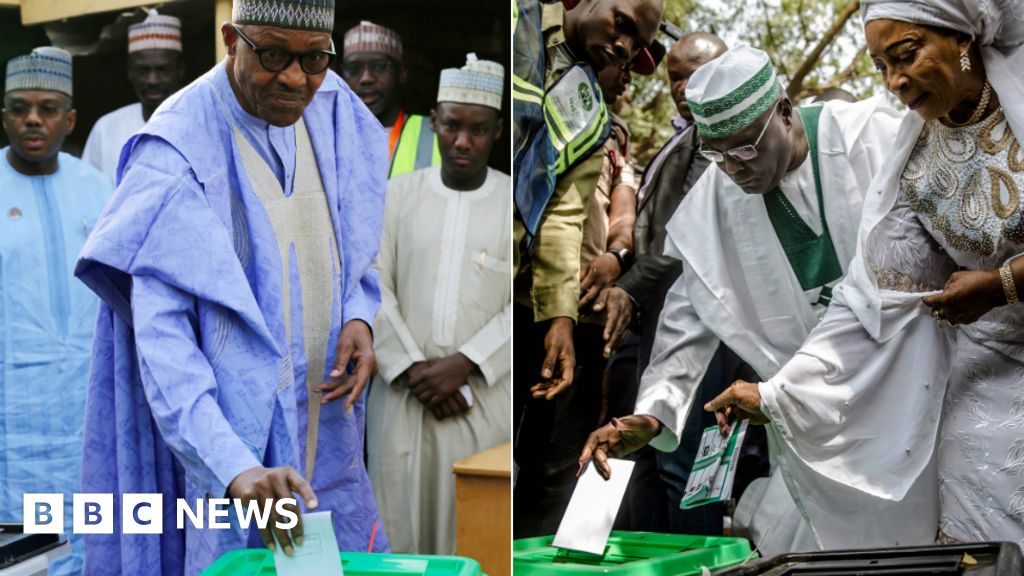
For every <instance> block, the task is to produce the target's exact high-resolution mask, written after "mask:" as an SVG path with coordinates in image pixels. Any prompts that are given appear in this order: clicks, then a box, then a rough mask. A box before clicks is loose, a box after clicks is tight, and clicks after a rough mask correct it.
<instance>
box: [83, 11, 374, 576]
mask: <svg viewBox="0 0 1024 576" xmlns="http://www.w3.org/2000/svg"><path fill="white" fill-rule="evenodd" d="M333 26H334V3H333V2H330V1H326V2H325V1H324V0H235V2H234V8H233V13H232V21H231V22H230V23H225V24H224V25H223V26H222V27H221V37H222V39H223V41H224V46H225V48H226V52H227V57H226V58H225V59H224V60H223V61H221V62H220V63H218V64H217V65H216V66H214V67H213V68H212V69H211V70H210V71H209V72H207V73H206V74H204V75H203V76H202V77H201V78H199V79H198V80H196V81H195V82H193V83H192V84H190V85H189V87H188V88H187V89H185V90H183V91H182V92H180V93H179V94H178V95H177V96H176V97H175V98H174V99H172V100H171V101H169V102H167V103H165V105H163V106H161V107H160V109H159V110H158V111H157V112H156V113H155V114H153V117H152V118H150V120H149V122H147V123H146V126H145V127H143V129H142V130H141V131H140V132H139V133H138V134H137V135H135V136H134V137H133V138H132V140H130V141H129V142H128V144H127V145H126V146H127V147H126V149H125V153H124V157H125V161H124V162H122V163H121V166H120V168H119V174H118V180H119V182H120V185H119V186H118V188H117V191H116V192H115V194H114V197H113V199H112V200H111V202H110V205H109V206H108V208H107V210H106V212H104V215H103V217H102V218H101V219H100V221H99V223H98V224H97V225H96V230H95V231H94V232H93V234H92V235H91V236H90V238H89V240H88V241H87V242H86V245H85V247H84V248H83V249H82V253H81V256H80V259H79V262H78V266H77V268H76V275H77V276H78V277H79V278H80V279H81V280H82V281H83V282H85V283H86V285H87V286H89V287H90V288H91V289H92V290H93V291H95V292H96V293H97V294H98V295H99V296H100V297H101V299H102V300H103V304H102V305H101V308H100V316H99V321H98V323H97V337H96V346H95V348H94V353H93V362H92V376H91V378H90V382H89V402H88V403H87V406H88V412H87V414H86V421H85V441H84V443H85V451H86V454H88V455H89V457H88V458H87V459H86V460H85V461H84V463H83V471H82V486H83V490H84V491H86V492H98V493H113V494H114V501H115V509H117V510H118V513H120V510H119V507H118V506H117V504H116V503H117V502H119V501H120V500H121V494H123V493H136V492H142V493H147V492H160V493H162V494H163V496H164V505H163V509H164V512H165V514H167V516H165V520H164V525H165V527H166V526H168V525H171V526H173V525H174V523H175V516H174V514H173V512H174V510H175V501H176V498H179V497H180V498H185V499H187V501H188V502H190V503H191V502H195V501H196V500H197V499H199V500H201V499H204V498H206V499H209V498H213V497H217V498H220V497H231V498H236V499H238V500H239V501H240V503H241V504H242V505H246V504H248V503H249V502H255V503H257V504H258V503H268V504H269V505H274V504H275V503H276V502H277V501H278V500H280V499H283V498H296V500H297V502H298V503H299V504H300V505H301V507H300V506H296V507H295V508H294V509H293V512H296V513H298V512H304V511H308V510H313V509H317V510H327V511H330V512H331V513H332V516H331V518H332V521H333V527H334V533H335V534H336V536H337V539H338V545H339V547H340V548H341V549H342V550H358V551H364V552H365V551H368V550H369V551H388V549H389V547H388V540H387V537H386V536H385V534H384V530H383V529H382V528H381V526H380V517H379V515H378V513H377V506H376V503H375V502H374V498H373V490H372V488H371V486H370V481H369V477H368V475H367V473H366V469H365V467H364V466H363V431H364V427H365V418H364V405H365V402H364V400H363V397H362V392H363V390H364V389H365V387H366V383H367V381H369V379H370V376H371V375H372V373H373V371H374V367H375V360H374V353H373V336H372V332H371V329H370V326H371V325H372V322H373V319H374V317H375V316H376V314H377V309H378V307H379V305H380V288H379V285H378V281H377V272H376V271H375V270H374V269H373V268H372V263H373V260H374V258H376V255H377V250H378V247H379V242H380V229H381V220H382V218H383V213H384V194H385V191H386V186H387V176H386V168H387V165H386V160H385V158H386V153H387V148H386V145H387V142H386V140H385V135H384V133H383V131H381V129H380V123H379V122H378V121H377V119H376V118H374V117H373V115H372V114H370V112H369V111H368V110H367V109H366V107H365V106H363V105H361V104H360V103H359V100H358V98H357V97H356V96H355V94H353V93H352V91H351V90H350V89H349V87H348V86H347V85H346V84H345V83H344V82H343V81H342V80H341V78H339V77H338V75H337V74H335V73H334V72H332V71H331V70H330V65H331V61H332V59H333V57H334V52H333V50H332V41H331V30H332V27H333ZM296 495H297V496H296ZM229 521H230V522H231V524H232V528H231V529H226V530H218V529H211V528H209V527H204V528H196V527H194V526H193V525H192V524H190V523H188V524H187V527H186V529H184V530H174V529H165V530H164V532H163V533H162V534H160V535H158V536H154V535H144V534H125V533H121V532H119V531H115V533H113V534H88V535H86V538H85V540H86V551H87V554H86V567H85V572H86V573H87V574H89V575H90V576H93V575H99V576H104V575H108V574H109V575H114V574H175V575H179V574H182V573H184V574H187V575H189V576H192V575H194V574H197V573H199V572H200V571H202V570H203V569H205V568H206V567H207V566H209V565H210V564H211V563H212V562H213V561H215V560H216V559H217V558H218V557H219V556H221V555H223V554H224V553H226V552H228V551H231V550H236V549H240V548H245V547H259V546H266V547H268V548H271V549H280V550H282V551H283V552H284V553H285V554H293V553H296V550H295V546H297V545H301V544H302V543H303V533H302V523H301V521H300V522H299V523H298V525H297V526H296V527H295V528H294V529H292V530H291V532H290V534H289V532H288V531H286V530H283V529H280V528H272V527H271V526H268V527H267V528H265V529H258V527H252V526H251V527H249V528H248V529H245V528H242V527H241V526H240V525H239V523H238V519H237V517H236V515H235V513H234V512H233V511H232V512H231V513H230V516H229ZM275 538H276V543H275Z"/></svg>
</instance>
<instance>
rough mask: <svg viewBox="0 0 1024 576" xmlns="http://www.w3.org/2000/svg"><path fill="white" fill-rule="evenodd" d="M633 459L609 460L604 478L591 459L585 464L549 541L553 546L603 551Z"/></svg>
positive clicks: (575, 549)
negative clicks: (608, 473) (609, 470)
mask: <svg viewBox="0 0 1024 576" xmlns="http://www.w3.org/2000/svg"><path fill="white" fill-rule="evenodd" d="M634 464H635V462H633V461H632V460H616V459H614V458H609V459H608V465H609V466H610V467H611V469H612V477H611V479H609V480H605V479H604V478H603V477H602V476H601V474H600V472H598V471H597V466H595V465H594V463H593V462H591V463H590V464H587V467H586V468H585V469H584V470H583V475H582V476H580V479H579V482H577V483H576V490H574V491H573V493H572V498H571V499H570V500H569V507H568V508H566V509H565V515H564V516H562V523H561V524H559V525H558V533H557V534H555V540H554V542H552V544H553V545H554V546H555V547H556V548H563V549H566V550H574V551H576V552H587V553H589V554H597V555H602V554H604V546H605V544H607V543H608V536H609V535H610V534H611V533H612V524H613V523H614V522H615V515H616V514H618V513H619V505H620V504H621V503H622V497H623V496H625V494H626V485H627V484H629V477H630V476H631V475H632V474H633V465H634Z"/></svg>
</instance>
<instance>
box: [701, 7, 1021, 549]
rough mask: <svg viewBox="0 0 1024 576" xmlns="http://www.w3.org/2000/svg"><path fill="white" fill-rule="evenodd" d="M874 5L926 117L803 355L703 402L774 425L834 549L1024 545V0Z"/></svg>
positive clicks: (887, 182)
mask: <svg viewBox="0 0 1024 576" xmlns="http://www.w3.org/2000/svg"><path fill="white" fill-rule="evenodd" d="M861 10H862V13H863V17H864V21H865V35H866V37H867V44H868V49H869V53H870V55H871V57H872V60H873V61H874V63H875V65H876V67H877V68H878V69H879V71H880V72H881V73H882V76H883V79H884V80H885V83H886V86H887V88H888V89H889V90H890V91H891V92H892V93H893V94H894V95H895V96H897V97H898V98H899V99H900V100H901V101H903V103H904V104H906V105H907V106H908V108H910V109H911V110H912V111H913V113H910V114H908V116H907V118H906V119H905V121H904V123H903V126H901V129H900V131H899V135H898V137H897V141H896V142H895V144H894V148H893V151H892V154H891V155H890V161H889V164H888V165H887V166H886V167H884V168H883V169H882V171H881V173H880V174H879V177H878V178H877V179H876V180H875V182H874V183H873V184H872V189H871V190H870V191H869V194H868V199H866V200H865V212H864V216H863V219H862V224H861V233H860V241H859V243H860V245H859V248H858V255H857V258H856V259H855V261H854V263H852V264H851V267H850V272H849V274H848V276H847V277H846V279H844V281H843V282H842V284H841V285H840V286H839V287H838V288H837V290H836V298H835V300H834V303H833V306H832V308H830V309H829V312H828V314H827V315H826V317H825V320H823V322H822V324H821V325H820V326H819V327H818V329H816V330H815V332H814V333H812V334H811V336H810V337H809V339H808V340H807V342H806V343H805V345H804V347H803V348H802V349H801V352H800V353H798V354H797V355H796V357H794V359H793V361H791V362H790V363H789V364H787V365H786V367H784V368H783V369H782V370H781V371H780V372H779V373H778V374H777V375H776V376H775V377H774V378H772V379H771V380H769V381H768V382H763V383H760V384H750V383H745V382H737V383H736V384H734V385H733V387H731V388H730V389H729V390H728V391H726V392H725V393H724V394H723V395H722V396H721V397H719V398H718V399H716V400H715V401H714V402H712V403H710V404H709V405H708V406H707V407H706V408H708V409H712V410H715V409H717V410H719V411H720V412H721V416H720V417H719V420H720V422H723V423H724V421H725V419H726V418H728V417H731V416H734V415H746V416H752V415H753V416H759V417H766V418H767V419H768V420H770V421H771V426H770V430H772V431H773V433H772V434H773V438H774V439H775V440H776V441H778V442H779V443H780V444H781V445H782V448H783V449H782V450H781V453H782V454H783V456H782V457H781V458H780V460H782V465H783V468H784V470H785V471H786V478H787V484H788V486H789V488H790V490H791V491H792V492H793V493H794V498H795V499H796V500H797V501H798V502H800V503H801V506H802V509H803V511H804V513H805V515H807V516H808V520H809V521H810V523H811V525H812V528H813V529H814V531H815V532H816V534H818V536H819V541H820V542H821V544H822V545H823V546H824V547H829V546H850V545H851V544H852V545H857V544H870V545H879V543H885V544H896V543H901V544H914V543H923V542H920V541H919V540H921V539H922V535H923V534H933V535H934V534H936V528H937V529H938V530H937V533H938V538H939V540H940V541H981V540H1003V541H1013V542H1016V543H1018V544H1019V545H1020V546H1021V547H1022V548H1024V306H1020V305H1019V304H1016V298H1017V292H1016V290H1017V287H1018V286H1019V287H1020V289H1021V292H1020V295H1021V297H1024V258H1017V256H1019V255H1021V254H1022V253H1024V206H1022V202H1021V194H1022V193H1024V147H1022V145H1021V143H1022V139H1018V137H1017V135H1020V136H1024V47H1022V44H1024V2H1021V1H1020V0H862V2H861ZM925 315H930V316H931V318H933V319H934V320H931V319H928V318H927V316H925ZM940 413H941V417H939V416H938V415H939V414H940ZM936 482H937V486H938V490H937V493H938V496H937V501H935V500H936V498H935V497H934V494H935V484H936ZM851 488H852V489H853V490H849V489H851ZM932 501H934V506H935V508H936V509H935V510H928V509H925V508H927V507H924V508H923V507H922V506H921V502H932ZM909 502H914V505H913V506H910V507H907V506H906V504H907V503H909ZM851 510H853V516H857V515H858V513H859V515H860V516H863V518H861V519H859V520H858V519H856V518H855V519H853V520H852V521H851V520H849V519H850V515H851ZM915 510H916V511H917V512H914V511H915ZM879 511H881V512H882V513H887V514H889V517H888V519H886V518H884V517H878V516H874V517H871V518H868V516H869V515H871V514H875V513H877V512H879ZM908 514H914V515H915V516H916V518H915V520H917V519H920V525H919V526H918V527H916V528H910V527H908V526H910V525H911V524H912V523H909V522H908V521H907V515H908ZM842 522H846V524H847V526H844V527H843V528H836V526H835V524H836V523H842ZM910 532H912V533H913V534H908V533H910ZM900 538H904V540H903V541H902V542H900V541H899V539H900Z"/></svg>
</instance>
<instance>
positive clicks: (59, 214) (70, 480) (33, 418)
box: [0, 47, 112, 575]
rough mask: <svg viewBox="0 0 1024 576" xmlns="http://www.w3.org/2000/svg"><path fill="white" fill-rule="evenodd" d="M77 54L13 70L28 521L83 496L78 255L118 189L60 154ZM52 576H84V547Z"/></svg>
mask: <svg viewBox="0 0 1024 576" xmlns="http://www.w3.org/2000/svg"><path fill="white" fill-rule="evenodd" d="M71 94H72V91H71V55H70V54H68V53H67V52H65V51H63V50H61V49H59V48H51V47H45V48H36V49H35V50H33V51H32V53H31V54H29V55H27V56H20V57H17V58H14V59H12V60H11V61H9V62H8V63H7V81H6V91H5V93H4V108H3V126H4V131H5V132H6V134H7V138H8V140H9V141H10V143H11V144H10V146H9V147H7V148H4V149H0V155H2V157H0V190H3V194H2V195H0V302H3V312H4V313H3V315H2V316H0V334H3V335H4V336H3V339H2V341H0V349H3V350H5V351H6V352H5V353H3V354H0V406H2V407H0V411H2V412H0V413H2V415H0V420H2V421H3V426H2V427H0V429H2V432H0V436H2V437H0V443H2V444H3V446H4V449H3V450H0V521H3V522H21V521H22V518H21V511H22V496H23V495H24V494H25V493H27V492H49V493H58V494H63V495H64V502H65V503H66V507H65V516H64V517H65V518H66V519H69V518H71V516H70V515H71V495H72V494H73V493H76V492H80V490H79V489H78V487H79V463H80V462H81V453H82V414H83V412H84V408H85V396H86V388H87V384H88V381H89V350H90V348H91V344H92V333H93V325H94V324H95V322H96V310H97V305H98V302H97V299H96V297H95V296H94V295H92V294H91V293H90V292H89V290H88V289H87V288H86V287H85V286H83V285H82V284H80V283H79V282H76V281H74V279H73V278H72V271H73V269H74V260H75V256H76V255H77V254H78V251H79V250H80V249H81V248H82V244H83V243H84V242H85V238H86V236H87V235H88V234H89V232H90V231H91V230H92V228H93V226H94V225H95V223H96V219H97V218H98V217H99V214H100V212H101V211H102V210H103V205H104V204H105V203H106V201H107V198H108V197H109V196H110V193H111V191H112V186H111V184H110V182H108V181H107V179H106V178H104V177H103V175H102V174H100V173H99V172H98V171H97V170H95V169H94V168H93V167H92V166H89V165H88V164H86V163H85V162H82V161H81V160H79V159H78V158H75V157H73V156H69V155H67V154H64V153H61V152H60V147H61V144H62V143H63V142H64V138H65V136H67V135H68V134H69V133H71V130H72V129H73V128H74V127H75V110H74V109H73V108H72V102H71ZM65 526H66V527H67V531H66V533H67V534H68V536H69V537H70V538H71V542H72V547H73V550H74V552H73V553H72V554H71V555H70V556H65V557H63V558H60V559H59V560H57V561H56V562H55V563H54V564H53V565H51V567H50V574H59V575H64V574H78V573H79V571H80V570H81V567H82V547H81V542H80V540H79V539H78V538H77V537H76V536H74V535H72V534H71V523H70V521H68V523H67V524H66V525H65Z"/></svg>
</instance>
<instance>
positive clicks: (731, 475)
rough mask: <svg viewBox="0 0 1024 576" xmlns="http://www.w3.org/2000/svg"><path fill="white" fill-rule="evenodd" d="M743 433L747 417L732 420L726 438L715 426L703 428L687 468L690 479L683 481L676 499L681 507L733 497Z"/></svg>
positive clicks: (687, 507)
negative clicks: (681, 494) (690, 465)
mask: <svg viewBox="0 0 1024 576" xmlns="http://www.w3.org/2000/svg"><path fill="white" fill-rule="evenodd" d="M746 433H747V421H746V420H741V421H739V422H738V423H737V424H734V425H733V427H732V432H731V433H730V434H729V437H728V438H723V437H722V434H721V432H719V431H718V426H711V427H710V428H707V429H705V430H704V435H703V436H702V437H701V439H700V447H699V448H698V449H697V457H696V459H695V462H694V463H693V469H692V470H690V479H689V481H687V483H686V492H684V493H683V500H682V501H681V502H680V503H679V507H680V508H683V509H690V508H696V507H698V506H703V505H705V504H712V503H714V502H722V501H724V500H728V499H729V498H731V497H732V482H733V480H734V479H735V478H736V464H737V461H738V460H739V449H740V446H742V445H743V436H744V435H745V434H746Z"/></svg>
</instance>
